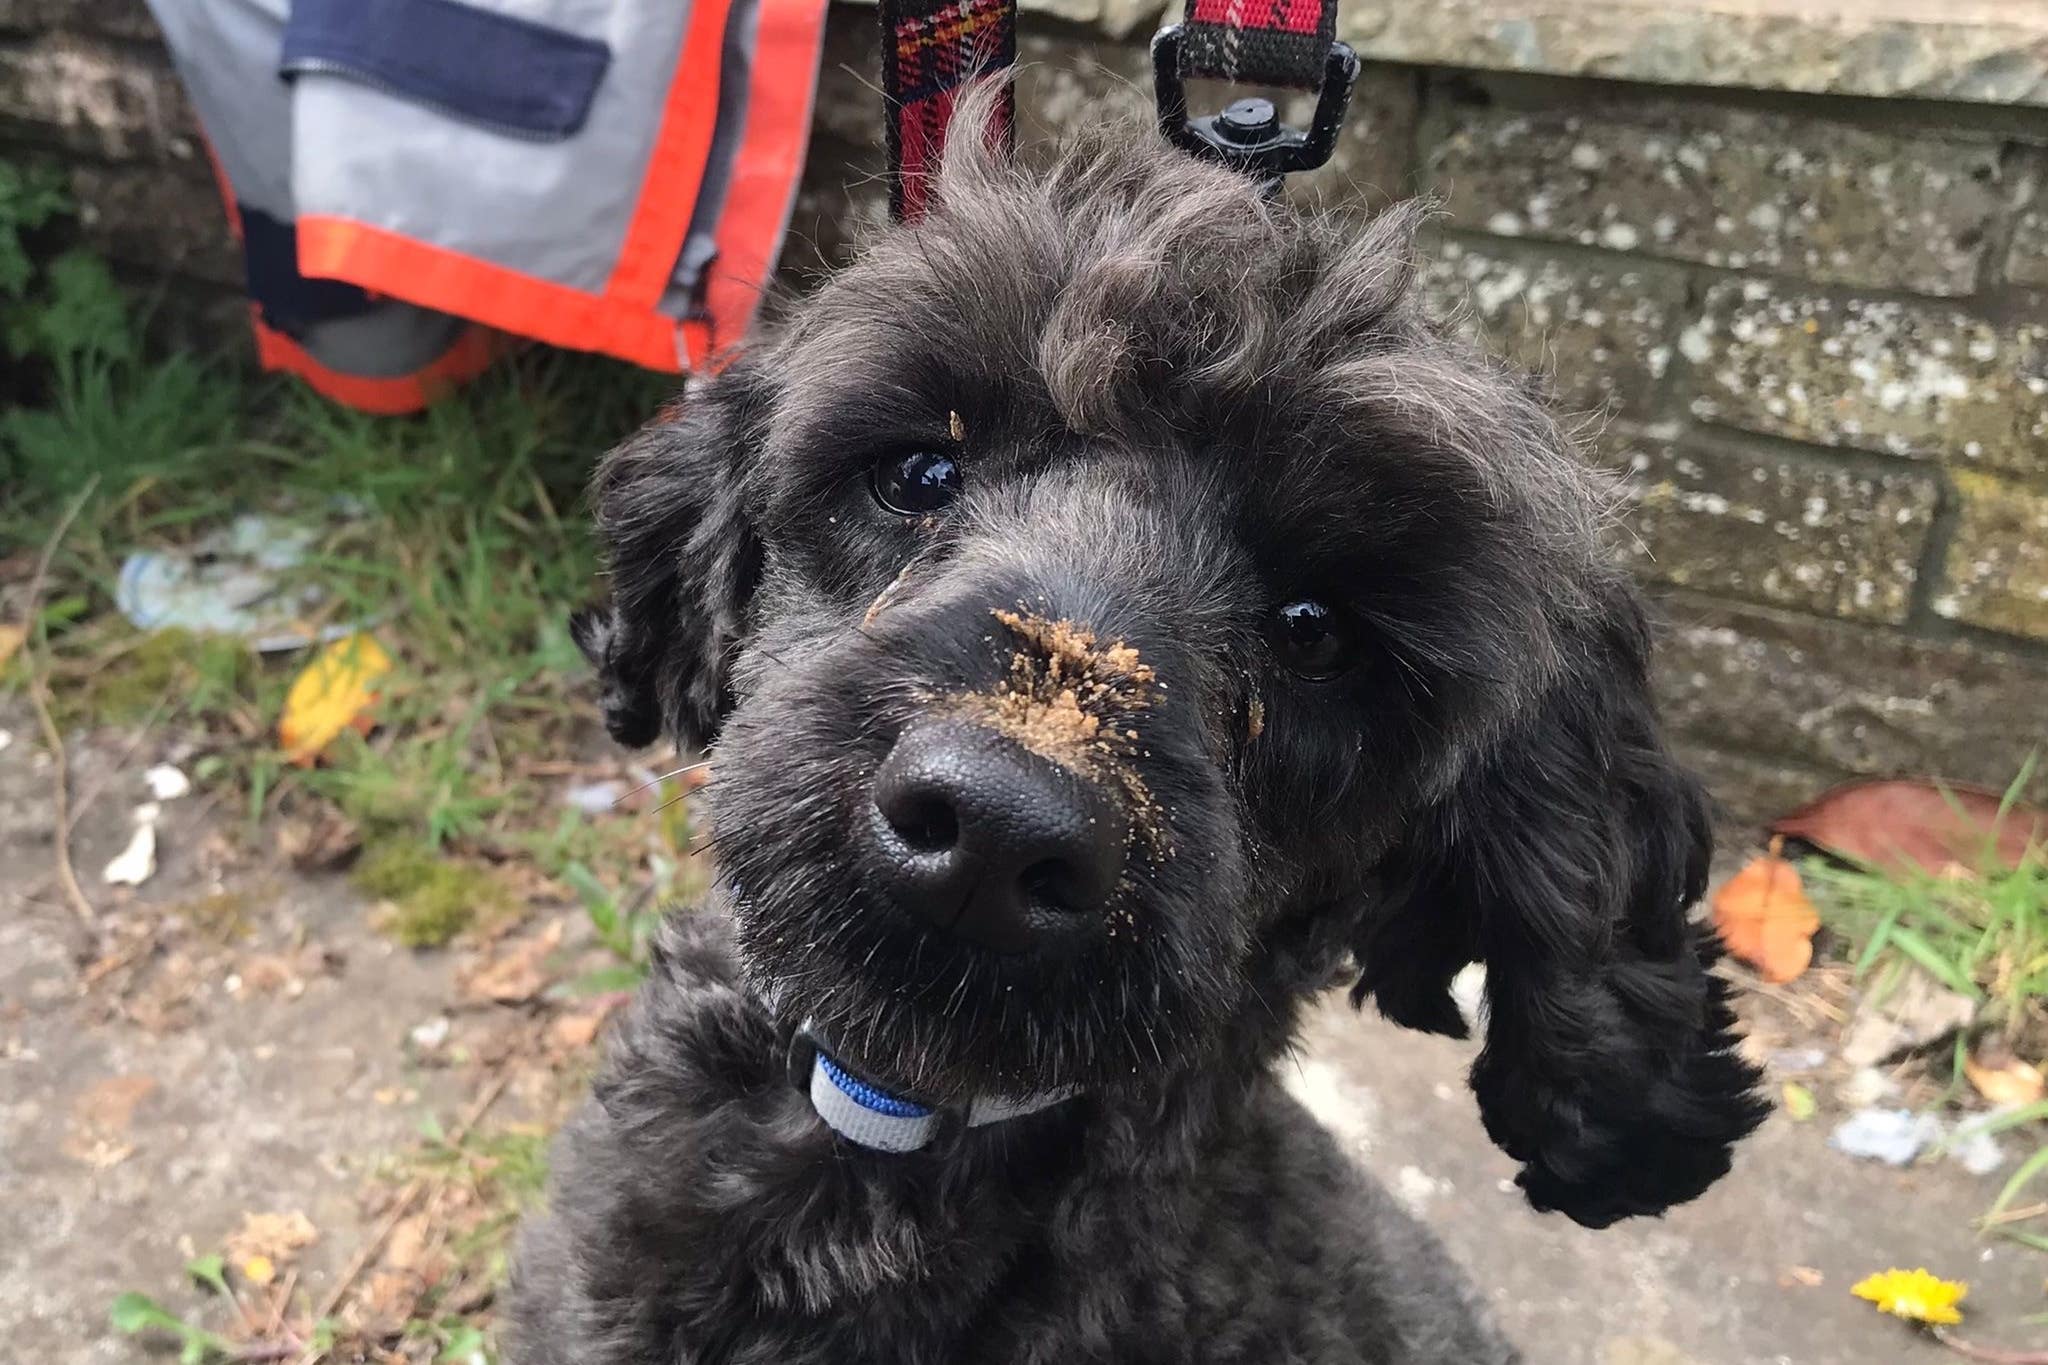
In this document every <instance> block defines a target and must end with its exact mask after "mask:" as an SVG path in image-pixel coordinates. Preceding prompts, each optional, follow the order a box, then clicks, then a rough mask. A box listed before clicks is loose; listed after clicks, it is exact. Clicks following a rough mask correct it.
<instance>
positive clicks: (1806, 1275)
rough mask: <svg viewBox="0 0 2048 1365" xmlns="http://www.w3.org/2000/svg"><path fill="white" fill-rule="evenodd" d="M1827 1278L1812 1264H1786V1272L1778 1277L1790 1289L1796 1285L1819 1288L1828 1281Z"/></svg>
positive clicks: (1803, 1287) (1781, 1284) (1781, 1283)
mask: <svg viewBox="0 0 2048 1365" xmlns="http://www.w3.org/2000/svg"><path fill="white" fill-rule="evenodd" d="M1827 1278H1828V1277H1827V1276H1826V1275H1823V1274H1822V1273H1821V1272H1820V1271H1819V1270H1816V1269H1815V1268H1814V1267H1812V1266H1810V1265H1791V1266H1786V1267H1785V1273H1784V1274H1782V1275H1780V1276H1779V1277H1778V1284H1779V1286H1780V1287H1781V1288H1785V1289H1790V1288H1792V1287H1793V1286H1794V1285H1798V1286H1799V1287H1800V1288H1802V1289H1818V1288H1820V1287H1821V1285H1823V1284H1825V1283H1827Z"/></svg>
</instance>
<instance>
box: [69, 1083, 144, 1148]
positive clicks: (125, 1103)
mask: <svg viewBox="0 0 2048 1365" xmlns="http://www.w3.org/2000/svg"><path fill="white" fill-rule="evenodd" d="M155 1093H156V1078H155V1077H153V1076H109V1077H107V1079H105V1080H103V1081H101V1082H100V1083H99V1084H98V1085H95V1086H93V1087H92V1088H91V1089H89V1090H87V1091H85V1092H84V1093H83V1094H81V1095H80V1096H79V1097H78V1098H77V1099H75V1100H73V1101H72V1102H71V1118H72V1121H73V1122H74V1123H77V1124H79V1125H80V1126H82V1127H89V1128H94V1129H97V1130H98V1131H100V1132H102V1133H110V1134H111V1133H124V1132H126V1131H127V1130H128V1125H129V1124H131V1123H133V1122H134V1121H135V1109H136V1106H138V1105H140V1104H141V1103H142V1102H143V1101H144V1100H146V1099H148V1098H149V1097H150V1096H151V1095H153V1094H155Z"/></svg>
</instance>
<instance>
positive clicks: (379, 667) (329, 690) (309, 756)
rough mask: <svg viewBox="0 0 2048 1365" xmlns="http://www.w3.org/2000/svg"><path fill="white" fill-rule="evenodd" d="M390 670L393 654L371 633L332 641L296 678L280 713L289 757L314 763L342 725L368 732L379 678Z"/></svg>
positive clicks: (304, 764) (305, 763) (279, 726)
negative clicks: (372, 636) (370, 634)
mask: <svg viewBox="0 0 2048 1365" xmlns="http://www.w3.org/2000/svg"><path fill="white" fill-rule="evenodd" d="M390 671H391V656H390V655H389V654H386V653H385V652H384V647H383V646H382V645H380V644H378V643H377V642H376V641H375V640H374V639H372V638H371V637H369V636H368V635H350V636H347V637H346V638H344V639H340V640H336V641H335V642H334V643H333V644H330V645H327V646H326V647H324V648H323V649H321V651H320V652H319V653H318V654H315V655H314V656H313V661H312V662H311V663H309V664H307V665H306V666H305V668H303V669H301V670H300V672H299V676H298V677H296V678H294V679H292V686H291V691H290V692H288V693H286V694H285V699H284V710H283V712H282V713H281V714H280V715H279V716H278V718H277V741H278V744H279V745H280V746H281V747H282V748H283V749H284V756H285V759H286V761H288V762H291V763H296V764H298V765H299V766H300V767H311V766H312V765H313V762H314V760H315V759H317V758H319V757H320V755H321V753H322V752H324V751H325V750H326V748H327V746H328V745H330V744H332V743H333V742H334V740H335V737H336V736H337V735H339V734H340V733H341V732H342V731H343V730H347V729H350V728H354V729H356V730H359V731H361V732H362V733H364V734H368V733H369V731H370V726H371V725H372V724H373V722H372V720H371V718H370V708H371V707H372V706H373V705H375V704H376V701H377V686H376V685H377V682H378V680H379V679H381V678H382V677H383V676H384V675H385V674H386V673H389V672H390Z"/></svg>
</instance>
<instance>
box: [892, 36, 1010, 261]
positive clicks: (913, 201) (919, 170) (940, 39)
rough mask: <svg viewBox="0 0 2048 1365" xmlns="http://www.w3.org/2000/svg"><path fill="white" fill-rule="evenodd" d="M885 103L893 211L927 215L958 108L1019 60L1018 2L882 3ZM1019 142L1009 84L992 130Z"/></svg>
mask: <svg viewBox="0 0 2048 1365" xmlns="http://www.w3.org/2000/svg"><path fill="white" fill-rule="evenodd" d="M881 8H882V98H883V100H884V103H885V106H886V117H887V120H888V136H889V212H890V213H891V215H893V216H894V217H895V218H897V219H898V220H899V221H909V220H913V219H916V218H918V217H919V216H921V215H922V214H923V213H924V210H925V201H926V199H927V198H928V197H929V195H930V193H931V183H932V176H933V175H934V174H935V173H936V172H937V171H938V168H939V156H940V154H941V153H942V152H943V151H944V150H945V145H946V129H947V127H948V126H949V125H950V124H951V123H952V121H953V105H954V103H955V102H956V101H957V100H958V99H959V97H960V91H961V89H962V88H963V87H965V86H966V85H967V83H968V82H970V81H973V80H978V79H981V78H984V77H987V76H991V75H996V74H998V73H1000V72H1002V71H1003V70H1005V69H1006V68H1008V67H1009V66H1010V65H1012V64H1013V63H1014V62H1015V61H1016V60H1017V5H1016V0H946V3H943V4H935V3H933V0H882V5H881ZM989 131H990V133H991V135H992V136H993V137H995V138H997V139H999V140H1000V141H1001V144H1002V146H1003V148H1004V150H1005V151H1007V150H1009V148H1010V147H1011V146H1012V145H1013V144H1014V142H1015V140H1016V100H1015V97H1014V95H1013V94H1012V93H1011V91H1010V88H1009V87H1008V86H1007V85H1005V86H1004V87H1003V90H1002V95H1001V99H1000V103H999V104H998V107H997V110H996V121H995V125H994V126H993V127H992V128H991V129H990V130H989Z"/></svg>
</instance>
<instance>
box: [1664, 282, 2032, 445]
mask: <svg viewBox="0 0 2048 1365" xmlns="http://www.w3.org/2000/svg"><path fill="white" fill-rule="evenodd" d="M1678 349H1679V353H1680V355H1681V356H1682V357H1683V358H1684V359H1685V361H1686V362H1688V364H1689V367H1690V371H1691V376H1692V385H1693V398H1692V411H1693V413H1694V415H1695V416H1698V417H1700V418H1702V419H1705V420H1707V421H1712V422H1719V423H1721V424H1723V425H1726V426H1732V427H1741V428H1744V429H1746V430H1749V431H1759V432H1765V433H1768V434H1771V435H1776V436H1787V437H1790V438H1792V439H1794V440H1798V441H1809V442H1813V443H1815V444H1818V445H1827V446H1845V447H1852V448H1855V449H1860V450H1875V451H1884V452H1887V453H1889V454H1893V455H1905V456H1912V457H1917V458H1923V459H1953V460H1958V461H1968V462H1970V463H1973V464H1981V465H1984V466H1987V467H1990V468H1995V469H2003V470H2008V471H2012V472H2016V473H2021V474H2034V475H2039V474H2042V473H2048V439H2044V438H2048V329H2044V328H2043V327H2041V326H2039V325H2037V324H2034V323H2014V324H2000V323H1992V322H1987V321H1985V320H1983V319H1980V318H1976V317H1973V316H1971V315H1970V314H1967V313H1964V312H1962V311H1960V310H1958V309H1955V308H1952V307H1950V306H1948V305H1945V304H1936V303H1931V302H1930V303H1919V302H1911V301H1896V300H1873V299H1854V298H1852V299H1847V300H1838V299H1834V298H1830V297H1828V296H1825V295H1821V294H1817V293H1813V292H1809V291H1804V290H1800V289H1798V288H1796V287H1787V286H1780V285H1776V284H1772V283H1768V282H1765V281H1761V280H1748V281H1726V282H1723V283H1721V284H1718V285H1715V286H1714V287H1713V288H1712V289H1711V290H1710V291H1709V292H1708V295H1707V300H1706V306H1705V308H1704V310H1703V313H1702V315H1701V317H1700V318H1699V319H1698V320H1697V321H1696V322H1695V323H1694V324H1693V325H1692V326H1691V327H1689V328H1687V329H1686V330H1685V332H1684V333H1683V334H1682V335H1681V337H1680V338H1679V344H1678Z"/></svg>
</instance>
